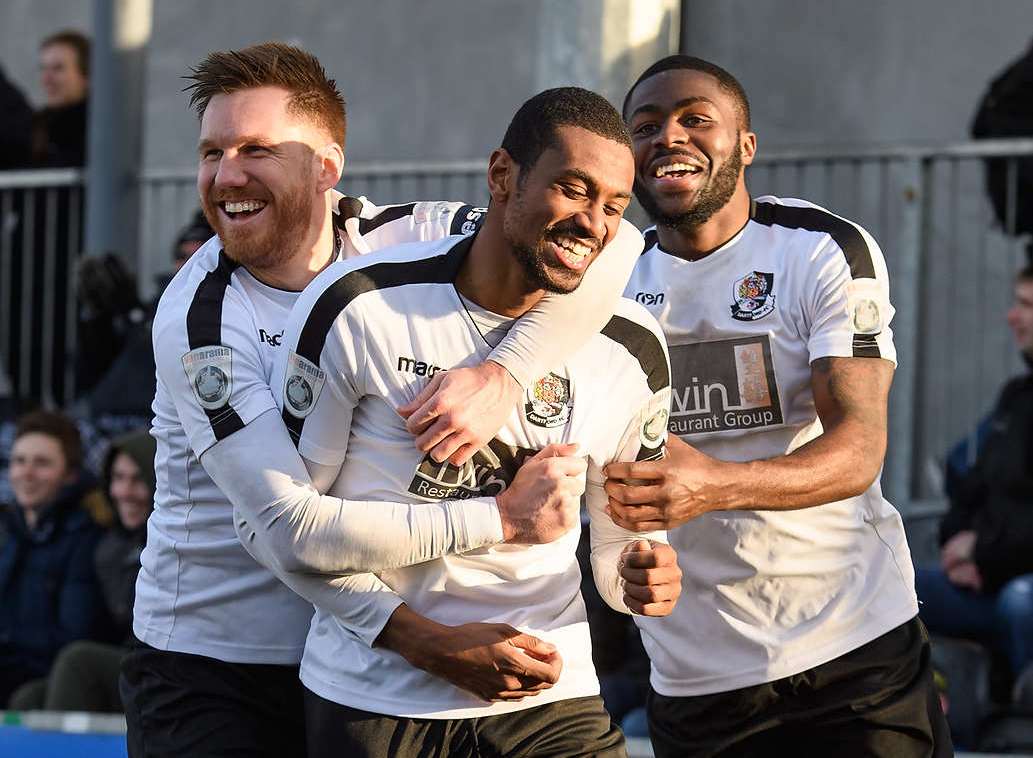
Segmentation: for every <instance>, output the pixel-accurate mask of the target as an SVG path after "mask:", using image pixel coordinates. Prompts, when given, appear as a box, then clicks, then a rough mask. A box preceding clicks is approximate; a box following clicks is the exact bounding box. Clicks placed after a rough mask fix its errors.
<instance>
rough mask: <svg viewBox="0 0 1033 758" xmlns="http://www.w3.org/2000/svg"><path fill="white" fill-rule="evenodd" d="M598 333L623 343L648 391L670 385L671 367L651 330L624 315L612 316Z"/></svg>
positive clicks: (661, 346)
mask: <svg viewBox="0 0 1033 758" xmlns="http://www.w3.org/2000/svg"><path fill="white" fill-rule="evenodd" d="M600 334H602V335H603V336H604V337H609V338H610V339H611V340H613V341H614V342H617V343H619V344H620V345H623V346H624V349H625V350H627V351H628V352H629V353H631V355H632V356H633V357H634V358H635V359H636V360H638V365H639V366H641V367H642V373H643V374H645V375H646V382H647V383H648V384H649V390H650V392H654V393H655V392H659V391H660V390H662V389H663V388H664V387H669V386H670V385H671V368H670V366H669V365H668V364H667V356H666V355H665V354H664V347H663V345H661V344H660V340H659V339H657V336H656V335H655V334H654V333H653V332H652V331H651V330H649V329H647V328H646V327H644V326H642V325H641V324H636V323H635V322H634V321H632V320H631V319H627V318H625V317H624V316H614V317H613V318H611V319H610V322H609V323H608V324H607V325H606V326H604V327H603V328H602V331H601V332H600Z"/></svg>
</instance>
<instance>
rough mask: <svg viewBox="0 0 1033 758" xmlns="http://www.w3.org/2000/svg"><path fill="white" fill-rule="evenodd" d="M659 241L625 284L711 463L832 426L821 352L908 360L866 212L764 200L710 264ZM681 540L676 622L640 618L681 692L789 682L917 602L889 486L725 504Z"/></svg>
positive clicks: (686, 424)
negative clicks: (816, 389)
mask: <svg viewBox="0 0 1033 758" xmlns="http://www.w3.org/2000/svg"><path fill="white" fill-rule="evenodd" d="M646 239H647V242H646V252H645V253H644V254H643V256H642V257H641V258H640V260H639V263H638V264H637V266H636V268H635V272H634V274H633V275H632V278H631V280H630V281H629V284H628V288H627V290H626V292H625V294H626V295H627V296H628V297H631V298H634V299H636V300H637V301H638V302H640V303H642V304H643V305H645V306H646V308H647V309H648V310H649V311H650V312H651V313H652V314H653V315H654V316H656V317H657V319H658V320H659V322H660V324H661V326H662V328H663V330H664V334H665V336H666V338H667V342H668V346H669V350H670V356H671V369H672V403H671V418H670V430H671V431H672V432H674V433H676V434H679V435H680V436H681V437H682V439H684V440H685V441H686V442H688V443H689V444H690V445H693V446H695V447H697V448H698V449H700V450H701V451H703V452H704V453H706V454H708V455H711V456H713V457H715V458H718V459H721V460H727V461H750V460H757V459H763V458H770V457H773V456H780V455H785V454H787V453H791V452H792V451H793V450H795V449H797V448H798V447H800V446H801V445H803V444H805V443H806V442H808V441H809V440H812V439H814V438H815V437H817V436H818V435H820V434H821V431H822V427H821V423H820V421H819V420H818V417H817V413H816V411H815V407H814V397H813V394H812V392H811V385H810V378H811V370H810V364H811V362H812V361H814V360H816V359H818V358H822V357H826V356H839V357H848V358H849V357H876V358H885V359H887V360H890V361H894V362H895V360H896V355H895V352H894V348H893V341H892V333H891V331H890V327H889V322H890V319H891V317H892V315H893V307H892V306H891V305H890V301H889V285H888V279H887V274H886V265H885V261H884V260H883V257H882V252H881V251H880V250H879V247H878V245H877V244H876V243H875V241H874V240H873V239H872V237H871V236H870V235H869V234H868V233H867V232H866V231H865V230H864V229H862V228H861V227H859V226H857V225H856V224H853V223H852V222H850V221H847V220H845V219H842V218H840V217H838V216H835V215H833V214H832V213H829V212H828V211H826V210H824V209H822V208H819V207H818V206H815V205H812V204H811V203H807V202H805V201H801V200H792V199H777V198H773V197H760V198H757V200H756V201H755V202H754V204H753V208H752V212H751V217H750V220H749V221H748V223H747V224H746V226H745V227H744V228H743V229H742V230H741V231H740V232H739V233H738V234H737V235H736V236H735V237H734V238H733V239H731V240H730V241H728V242H727V243H726V244H725V245H723V246H722V247H721V248H720V249H718V250H715V251H714V252H713V253H711V254H710V255H708V256H706V257H704V258H702V259H700V260H697V261H686V260H684V259H681V258H678V257H676V256H674V255H670V254H668V253H666V252H664V251H663V250H662V249H661V248H660V247H659V245H658V244H657V238H656V233H655V231H647V232H646ZM759 495H760V497H763V493H759ZM670 540H671V544H672V545H674V546H675V548H676V549H677V551H678V554H679V563H680V565H681V569H682V572H683V592H682V595H681V598H680V600H679V601H678V604H677V606H676V607H675V609H674V613H673V614H672V615H671V616H669V617H667V618H664V619H642V618H636V621H637V622H638V623H639V626H640V628H641V630H642V632H643V640H644V642H645V644H646V648H647V650H648V652H649V655H650V658H651V660H652V684H653V687H654V688H655V689H656V691H657V692H660V693H661V694H664V695H670V696H690V695H699V694H707V693H713V692H721V691H726V690H731V689H737V688H740V687H747V686H751V685H755V684H760V683H763V682H769V681H773V680H775V679H778V678H781V677H785V676H790V675H792V674H795V673H799V672H801V671H804V670H806V669H809V668H811V667H813V666H816V665H819V664H821V663H825V662H827V661H829V660H831V659H833V658H836V657H838V656H840V655H843V654H845V653H847V652H849V651H851V650H854V649H856V648H857V647H860V646H861V645H863V644H865V643H867V642H869V641H871V640H873V639H874V638H876V637H878V636H879V635H881V634H883V633H885V632H887V631H889V630H890V629H892V628H894V627H895V626H898V625H899V624H901V623H903V622H905V621H907V620H908V619H910V618H912V617H913V616H914V615H915V614H916V613H917V611H918V607H917V601H916V598H915V592H914V570H913V568H912V565H911V558H910V553H909V550H908V547H907V543H906V541H905V537H904V530H903V526H902V523H901V519H900V516H899V514H898V513H897V511H896V510H895V509H894V508H893V506H891V505H890V504H889V503H888V502H887V501H886V500H885V498H883V496H882V491H881V488H880V486H879V482H878V480H876V482H875V483H874V484H872V485H871V487H869V488H868V489H867V491H865V492H864V493H863V494H861V495H859V496H858V497H854V498H850V499H847V500H843V501H840V502H834V503H828V504H826V505H822V506H818V507H814V508H806V509H802V510H794V511H763V510H757V511H717V512H712V513H708V514H706V515H704V516H702V517H700V518H697V519H694V520H693V521H690V522H688V523H686V524H684V525H683V526H681V527H679V528H677V529H675V530H673V531H671V532H670Z"/></svg>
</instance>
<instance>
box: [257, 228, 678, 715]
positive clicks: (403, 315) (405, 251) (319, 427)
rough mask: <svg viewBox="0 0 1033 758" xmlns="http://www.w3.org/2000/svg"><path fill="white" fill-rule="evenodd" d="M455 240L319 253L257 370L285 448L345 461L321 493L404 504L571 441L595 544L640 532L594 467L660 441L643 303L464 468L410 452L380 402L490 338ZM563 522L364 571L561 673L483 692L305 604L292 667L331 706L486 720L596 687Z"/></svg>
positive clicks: (656, 379)
mask: <svg viewBox="0 0 1033 758" xmlns="http://www.w3.org/2000/svg"><path fill="white" fill-rule="evenodd" d="M470 244H472V239H471V238H449V239H446V240H443V241H441V242H438V243H431V244H414V245H404V246H400V247H396V248H392V249H388V250H384V251H381V252H379V253H374V254H373V255H371V256H367V257H365V258H363V259H361V260H356V261H347V262H342V263H338V264H335V265H334V266H332V267H330V268H329V269H328V270H327V271H325V272H323V273H322V274H320V276H318V277H317V278H316V279H315V281H313V283H312V284H311V285H310V286H309V287H308V288H307V289H306V290H305V292H304V293H303V294H302V296H301V298H300V299H299V301H298V305H297V307H296V308H295V311H294V313H293V314H292V316H291V319H290V322H289V324H288V328H287V332H286V334H285V337H284V342H285V346H286V348H287V351H288V352H286V353H284V355H283V356H282V358H281V363H280V364H278V369H277V371H276V373H275V375H274V378H273V387H274V390H275V392H276V393H277V397H278V400H280V401H281V402H282V405H283V418H284V421H285V422H286V424H287V427H288V429H289V430H290V431H291V434H292V436H293V438H294V439H295V440H296V441H297V442H298V449H299V452H300V453H301V454H302V456H303V457H305V458H307V459H309V460H312V461H315V462H318V463H321V464H326V465H337V464H339V463H342V462H343V467H342V469H341V473H340V475H339V477H338V479H337V482H336V483H335V485H334V486H333V488H332V489H331V493H332V494H334V495H339V496H341V497H344V498H349V499H356V500H388V501H395V502H420V501H427V500H430V501H433V500H442V499H450V498H464V497H474V496H481V495H493V494H497V493H498V492H499V491H501V490H502V489H504V488H505V487H506V486H507V484H508V483H509V482H510V481H511V480H512V477H513V475H514V474H515V472H516V470H517V468H518V467H519V465H520V463H521V462H522V461H523V459H524V458H525V457H526V456H528V455H531V454H533V452H535V451H537V450H540V449H541V448H543V447H545V446H546V445H548V444H550V443H554V442H576V443H578V444H579V445H580V454H581V455H584V456H587V457H588V460H589V472H588V483H587V486H588V494H587V500H588V507H589V513H590V514H591V515H592V517H593V522H592V534H593V549H595V548H596V547H597V544H596V543H597V542H599V541H602V542H607V544H611V545H616V546H618V547H620V546H623V545H626V544H627V542H629V541H633V540H635V539H637V538H638V537H639V536H640V535H636V534H633V533H631V532H626V531H624V530H622V529H619V528H618V527H616V526H615V525H614V524H613V523H612V521H610V519H609V518H608V517H607V516H606V515H605V514H604V513H603V508H604V507H605V504H606V495H605V493H604V492H603V490H602V483H603V477H602V466H603V465H605V464H606V463H608V462H610V461H612V460H616V459H618V458H620V459H624V460H629V459H635V458H636V457H638V458H640V459H645V458H648V457H651V456H653V455H658V454H659V451H660V450H661V449H662V445H663V440H664V437H665V435H664V433H663V430H664V428H665V422H666V418H667V408H668V402H669V395H668V365H667V358H666V354H665V350H664V345H663V338H662V336H661V335H660V331H659V327H658V325H657V324H656V322H655V320H654V319H653V318H652V317H650V316H649V315H648V314H647V313H646V312H645V310H644V309H643V308H641V306H638V305H636V304H635V303H632V302H630V301H627V300H622V301H621V302H620V304H619V306H618V309H617V313H616V314H615V316H614V318H613V319H612V320H611V321H610V323H609V324H608V325H607V326H606V327H604V328H603V330H602V331H601V332H600V333H599V334H597V335H595V336H593V337H591V338H590V339H589V340H588V342H587V343H586V344H585V345H584V346H583V347H582V348H581V349H579V350H577V351H576V352H574V353H573V354H571V355H569V356H568V357H567V359H566V360H565V362H564V363H563V364H562V365H558V366H555V367H553V369H552V370H551V371H550V372H549V373H548V374H546V375H545V376H543V377H541V378H539V379H538V380H537V381H536V382H534V384H533V385H532V386H531V387H530V388H529V389H528V390H527V392H526V396H525V398H524V401H523V402H522V403H520V405H519V407H518V408H517V409H516V410H515V411H514V413H513V415H512V416H511V417H510V419H509V421H508V422H507V423H506V425H505V426H504V427H503V428H502V430H501V431H500V432H499V433H498V435H497V436H496V438H495V439H494V440H492V441H491V443H490V444H489V445H488V447H486V448H485V449H484V450H482V451H480V452H478V453H477V454H476V455H475V456H474V458H473V459H472V461H471V462H470V463H469V464H467V465H465V466H463V467H462V468H456V467H454V466H451V465H449V464H437V463H435V462H433V461H432V460H430V458H429V457H426V456H424V455H423V454H422V453H421V452H419V451H418V450H417V449H416V447H415V446H414V444H413V439H412V436H411V435H410V434H409V433H408V432H407V431H406V429H405V426H404V423H403V422H402V420H401V419H400V418H399V417H398V415H397V413H396V412H395V411H394V408H395V407H397V406H398V405H401V404H403V403H405V402H408V401H409V400H411V399H412V398H413V397H415V395H416V394H417V393H418V392H419V390H420V389H421V388H422V387H423V386H425V385H426V383H427V381H429V379H430V378H431V377H432V376H433V374H434V373H436V372H437V371H439V370H442V369H448V368H452V367H457V366H469V365H475V364H477V363H479V362H481V361H483V360H484V359H485V358H486V356H487V355H488V353H489V351H490V349H491V345H490V344H489V342H488V341H487V340H486V339H485V337H486V335H489V334H490V333H491V332H493V331H495V329H496V328H497V327H498V323H493V322H492V318H493V317H494V318H496V319H499V321H501V319H500V317H498V316H493V314H490V313H488V312H486V311H482V310H481V311H478V310H477V309H476V308H475V307H474V306H471V305H469V304H464V302H463V300H462V299H461V298H460V296H459V294H458V292H457V291H456V289H455V286H454V285H453V280H454V278H455V275H456V273H457V272H458V270H459V267H460V265H461V263H462V261H463V259H464V257H465V255H466V251H467V249H468V247H469V245H470ZM557 328H562V326H561V325H557ZM346 453H347V457H346ZM579 532H580V529H575V530H573V531H571V532H569V533H568V534H566V535H564V536H563V537H562V538H560V539H559V540H557V541H555V542H553V543H550V544H545V545H531V546H526V545H510V544H499V545H494V546H491V547H487V548H481V549H477V550H473V551H470V552H467V553H464V554H461V555H447V556H445V557H442V558H437V559H434V560H430V561H427V562H424V563H420V564H417V565H414V566H409V567H406V568H401V569H393V570H389V571H384V572H381V573H380V577H381V579H383V580H384V582H386V583H387V584H388V585H389V586H391V587H392V588H393V589H394V590H395V591H396V592H398V593H399V595H401V596H402V598H403V599H404V600H405V602H406V603H407V604H409V605H410V606H411V607H412V608H413V610H415V611H416V612H418V613H420V614H422V615H424V616H427V617H429V618H431V619H433V620H435V621H438V622H440V623H444V624H449V625H457V624H463V623H467V622H495V623H506V624H510V625H512V626H514V627H516V628H518V629H520V630H521V631H525V632H528V633H531V634H534V635H536V636H538V637H540V638H542V639H544V640H547V641H549V642H552V643H554V644H555V645H556V646H557V648H558V649H559V652H560V654H561V656H562V658H563V671H562V674H561V677H560V680H559V682H558V683H557V684H556V685H555V686H554V687H553V688H552V689H549V690H546V691H544V692H542V693H541V694H540V695H538V696H536V697H533V698H528V699H526V700H524V701H522V702H513V703H494V704H486V703H484V702H483V701H480V700H477V699H476V698H475V697H473V696H472V695H470V694H469V693H467V692H465V691H463V690H460V689H458V688H456V687H454V686H452V685H451V684H449V683H448V682H446V681H444V680H443V679H439V678H437V677H434V676H432V675H430V674H428V673H426V672H424V671H422V670H419V669H416V668H413V667H412V666H410V665H409V664H408V663H407V662H406V661H405V660H404V659H402V658H401V657H400V656H398V655H396V654H395V653H393V652H391V651H390V650H385V649H383V648H379V647H373V648H371V647H370V646H369V645H367V644H365V643H364V642H362V641H361V640H360V639H358V638H357V637H356V636H355V635H354V634H353V633H352V632H351V631H349V629H348V628H347V627H346V626H344V625H343V624H342V623H341V622H340V621H339V620H338V619H336V618H335V617H333V616H332V615H331V614H330V613H328V612H326V611H324V610H323V609H321V608H319V607H317V609H316V616H315V618H314V619H313V622H312V628H311V631H310V632H309V636H308V641H307V644H306V647H305V656H304V659H303V660H302V665H301V677H302V681H303V682H304V683H305V686H306V687H308V689H310V690H312V691H313V692H315V693H316V694H318V695H320V696H321V697H324V698H326V699H328V700H331V701H334V702H337V703H341V704H344V705H348V706H352V707H356V708H361V709H363V710H367V711H373V712H377V713H386V714H390V715H395V716H411V717H422V718H467V717H474V716H487V715H493V714H498V713H505V712H510V711H514V710H520V709H523V708H530V707H535V706H539V705H543V704H545V703H548V702H553V701H556V700H560V699H567V698H574V697H582V696H588V695H594V694H597V693H598V681H597V679H596V676H595V672H594V669H593V666H592V660H591V642H590V639H589V633H588V624H587V619H586V615H585V608H584V604H583V602H582V599H581V595H580V591H579V586H580V571H579V568H578V565H577V561H576V558H575V548H576V546H577V543H578V537H579ZM647 536H650V537H653V538H659V539H662V535H656V534H652V535H647ZM618 554H619V551H618V552H615V553H612V555H611V556H610V557H611V558H612V561H611V562H612V564H613V565H612V566H610V565H609V564H606V566H603V568H602V569H601V571H605V569H606V568H607V567H609V568H610V569H611V574H612V578H613V581H614V582H615V583H616V581H617V579H616V561H617V557H618Z"/></svg>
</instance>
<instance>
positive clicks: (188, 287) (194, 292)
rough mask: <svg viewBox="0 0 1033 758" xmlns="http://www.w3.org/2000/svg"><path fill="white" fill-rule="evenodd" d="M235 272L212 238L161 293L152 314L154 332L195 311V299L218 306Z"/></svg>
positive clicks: (234, 266)
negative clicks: (215, 302) (213, 301)
mask: <svg viewBox="0 0 1033 758" xmlns="http://www.w3.org/2000/svg"><path fill="white" fill-rule="evenodd" d="M236 268H237V264H236V263H234V262H233V261H231V260H230V259H229V258H227V257H226V256H225V255H223V254H222V243H221V242H220V241H219V238H218V237H212V238H211V239H210V240H208V241H207V242H206V243H204V245H202V246H201V247H200V248H198V250H197V252H195V253H194V254H193V255H192V256H190V258H189V260H187V262H186V263H185V264H183V268H181V269H180V270H179V272H178V273H177V274H176V275H175V276H174V277H173V278H172V281H170V282H169V284H168V286H167V287H166V288H165V291H164V292H162V295H161V298H160V299H159V300H158V307H157V310H156V311H155V314H154V325H155V328H156V329H157V328H160V327H161V326H162V325H164V324H165V323H168V322H170V321H181V320H182V319H183V318H185V317H186V315H187V313H188V312H189V311H190V310H191V308H193V307H196V306H195V302H196V301H197V300H198V298H199V297H200V298H202V299H207V300H208V301H212V300H214V299H217V300H218V301H219V302H220V303H221V301H222V299H223V298H222V296H223V294H224V293H225V291H226V289H227V288H229V287H230V284H231V281H232V276H233V271H234V270H235V269H236Z"/></svg>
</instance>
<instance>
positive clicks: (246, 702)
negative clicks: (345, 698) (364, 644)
mask: <svg viewBox="0 0 1033 758" xmlns="http://www.w3.org/2000/svg"><path fill="white" fill-rule="evenodd" d="M118 684H119V691H120V693H121V695H122V704H123V706H124V708H125V712H126V726H127V729H128V731H127V734H126V742H127V743H128V747H129V756H130V758H184V757H185V756H190V758H207V757H208V756H211V758H216V756H218V758H228V757H229V756H240V758H244V757H245V756H247V757H248V758H251V757H252V756H268V757H269V758H293V757H294V756H298V758H304V756H305V724H304V700H303V697H302V691H303V687H302V686H301V682H300V681H299V680H298V667H297V666H272V665H265V664H258V663H226V662H225V661H220V660H217V659H215V658H207V657H205V656H202V655H191V654H189V653H174V652H170V651H166V650H156V649H155V648H152V647H150V646H148V645H144V644H143V643H137V645H136V646H134V647H133V648H132V649H131V650H130V651H129V652H128V653H126V656H125V657H124V658H123V659H122V673H121V676H120V678H119V683H118Z"/></svg>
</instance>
